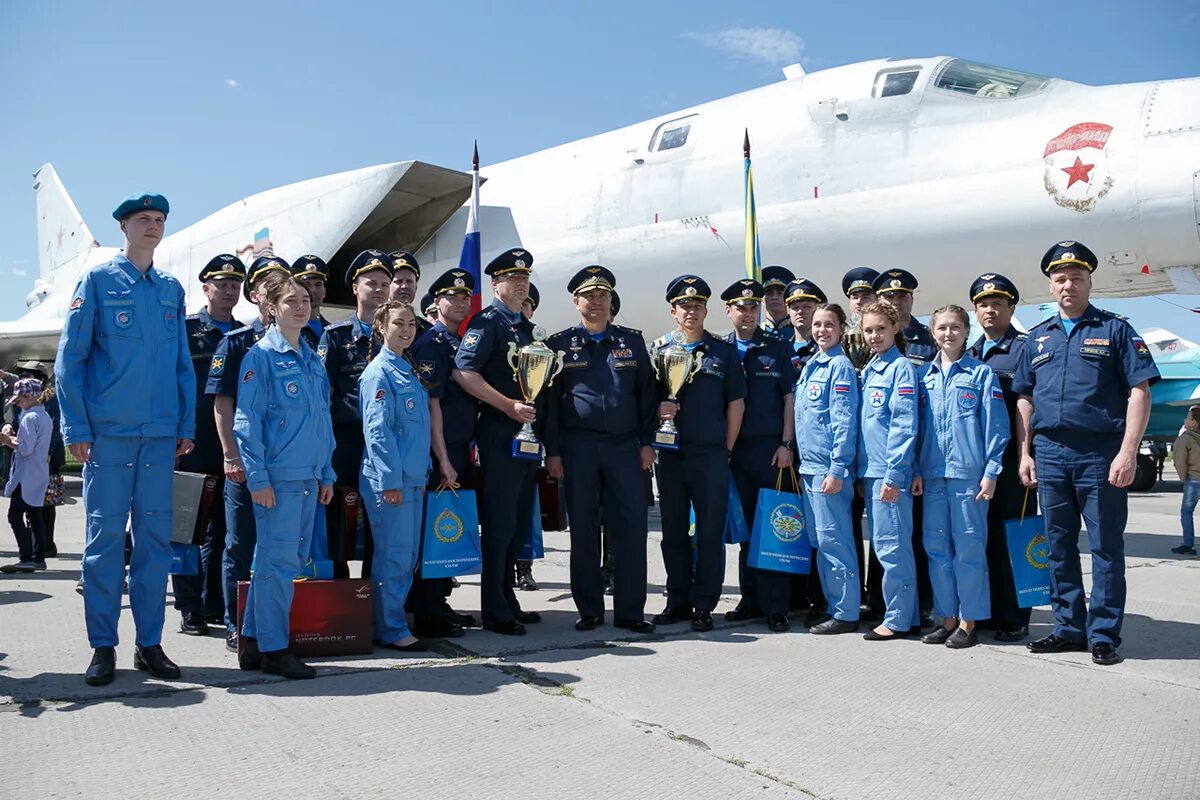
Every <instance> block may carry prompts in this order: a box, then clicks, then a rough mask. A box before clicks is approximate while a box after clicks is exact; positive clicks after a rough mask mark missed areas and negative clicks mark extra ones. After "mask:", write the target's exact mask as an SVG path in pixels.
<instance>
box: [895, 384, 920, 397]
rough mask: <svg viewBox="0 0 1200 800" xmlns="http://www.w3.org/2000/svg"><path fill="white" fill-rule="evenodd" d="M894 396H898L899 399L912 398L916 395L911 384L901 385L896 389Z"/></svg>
mask: <svg viewBox="0 0 1200 800" xmlns="http://www.w3.org/2000/svg"><path fill="white" fill-rule="evenodd" d="M896 394H898V395H900V396H901V397H912V396H913V395H914V394H916V390H915V389H914V388H913V386H912V384H910V383H902V384H900V385H899V386H897V387H896Z"/></svg>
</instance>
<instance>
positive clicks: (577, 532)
mask: <svg viewBox="0 0 1200 800" xmlns="http://www.w3.org/2000/svg"><path fill="white" fill-rule="evenodd" d="M615 284H616V277H615V276H614V275H613V274H612V272H611V271H610V270H608V269H607V268H606V267H603V266H600V265H599V264H593V265H591V266H587V267H584V268H583V269H581V270H579V271H578V272H576V273H575V275H574V276H573V277H572V278H571V280H570V281H568V282H567V291H569V292H570V293H571V295H572V298H573V301H574V304H575V308H576V309H577V310H578V311H579V317H580V322H579V324H578V325H576V326H574V327H571V328H566V329H565V330H562V331H559V332H558V333H556V334H554V335H553V336H551V337H550V338H549V339H547V340H546V346H547V347H549V348H550V349H551V350H555V351H557V352H561V353H563V354H564V361H563V373H562V375H561V377H560V378H558V379H557V380H556V381H555V382H554V385H553V386H552V387H551V388H550V390H549V397H548V398H547V400H548V404H549V408H548V422H547V426H546V427H547V430H546V453H547V458H546V466H547V468H548V469H549V471H550V476H551V477H552V478H554V479H556V480H563V481H565V490H566V501H567V513H568V514H569V515H570V519H571V596H572V597H573V598H574V600H575V607H576V608H577V609H578V610H579V619H578V620H577V621H576V623H575V629H576V630H580V631H590V630H594V629H595V628H596V627H597V626H598V625H603V624H604V579H603V576H602V574H601V538H600V523H601V517H602V516H603V519H604V521H605V522H606V524H607V526H608V528H609V533H610V536H611V537H612V551H613V562H614V563H613V625H614V626H615V627H617V628H624V629H626V630H632V631H636V632H638V633H650V632H652V631H653V630H654V625H653V624H652V623H650V622H648V621H646V620H645V619H644V617H643V614H644V611H645V606H646V530H647V524H648V523H647V518H646V503H645V500H644V491H645V490H644V488H643V485H642V472H643V471H644V470H647V469H649V468H650V465H651V464H653V463H654V450H653V448H651V446H650V442H651V439H652V438H653V433H654V428H655V426H656V425H657V413H656V412H657V407H658V392H657V389H656V388H655V385H654V371H653V368H652V367H651V366H650V356H649V354H648V353H647V351H646V343H645V341H644V340H643V339H642V333H641V331H637V330H634V329H632V328H625V327H622V326H620V325H616V324H613V323H612V322H611V321H610V317H611V315H612V289H613V286H614V285H615ZM601 507H603V513H602V512H601Z"/></svg>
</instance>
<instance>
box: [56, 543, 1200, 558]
mask: <svg viewBox="0 0 1200 800" xmlns="http://www.w3.org/2000/svg"><path fill="white" fill-rule="evenodd" d="M1171 552H1172V553H1174V554H1175V555H1178V556H1194V555H1196V548H1194V547H1192V546H1190V545H1186V544H1181V545H1179V546H1178V547H1172V548H1171ZM46 555H50V554H49V553H47V554H46Z"/></svg>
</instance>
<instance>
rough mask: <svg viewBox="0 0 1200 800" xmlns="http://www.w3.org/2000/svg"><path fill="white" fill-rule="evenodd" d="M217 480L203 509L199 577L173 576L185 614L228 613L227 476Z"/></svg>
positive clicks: (174, 590) (178, 607)
mask: <svg viewBox="0 0 1200 800" xmlns="http://www.w3.org/2000/svg"><path fill="white" fill-rule="evenodd" d="M212 478H215V479H216V481H217V484H216V486H215V487H214V488H213V489H211V490H210V489H209V488H208V487H205V489H204V495H203V500H202V502H204V503H205V504H206V505H205V507H203V508H202V509H201V512H200V513H201V514H203V515H204V518H203V521H202V523H201V524H202V526H203V529H204V530H203V535H202V538H201V541H200V573H199V574H198V575H172V576H171V590H172V593H173V594H174V595H175V610H176V611H178V612H180V613H181V614H193V613H204V614H210V613H211V614H223V613H224V611H225V588H224V582H223V579H222V576H221V573H222V560H223V556H224V554H225V535H226V531H227V529H228V525H227V524H226V522H225V502H224V483H225V478H224V477H216V476H210V478H206V479H205V480H206V482H209V481H211V479H212Z"/></svg>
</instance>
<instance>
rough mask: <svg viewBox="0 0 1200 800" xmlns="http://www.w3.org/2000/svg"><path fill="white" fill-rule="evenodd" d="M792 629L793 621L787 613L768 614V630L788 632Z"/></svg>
mask: <svg viewBox="0 0 1200 800" xmlns="http://www.w3.org/2000/svg"><path fill="white" fill-rule="evenodd" d="M791 629H792V621H791V620H789V619H788V615H787V614H768V615H767V630H769V631H771V632H772V633H786V632H787V631H790V630H791Z"/></svg>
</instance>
